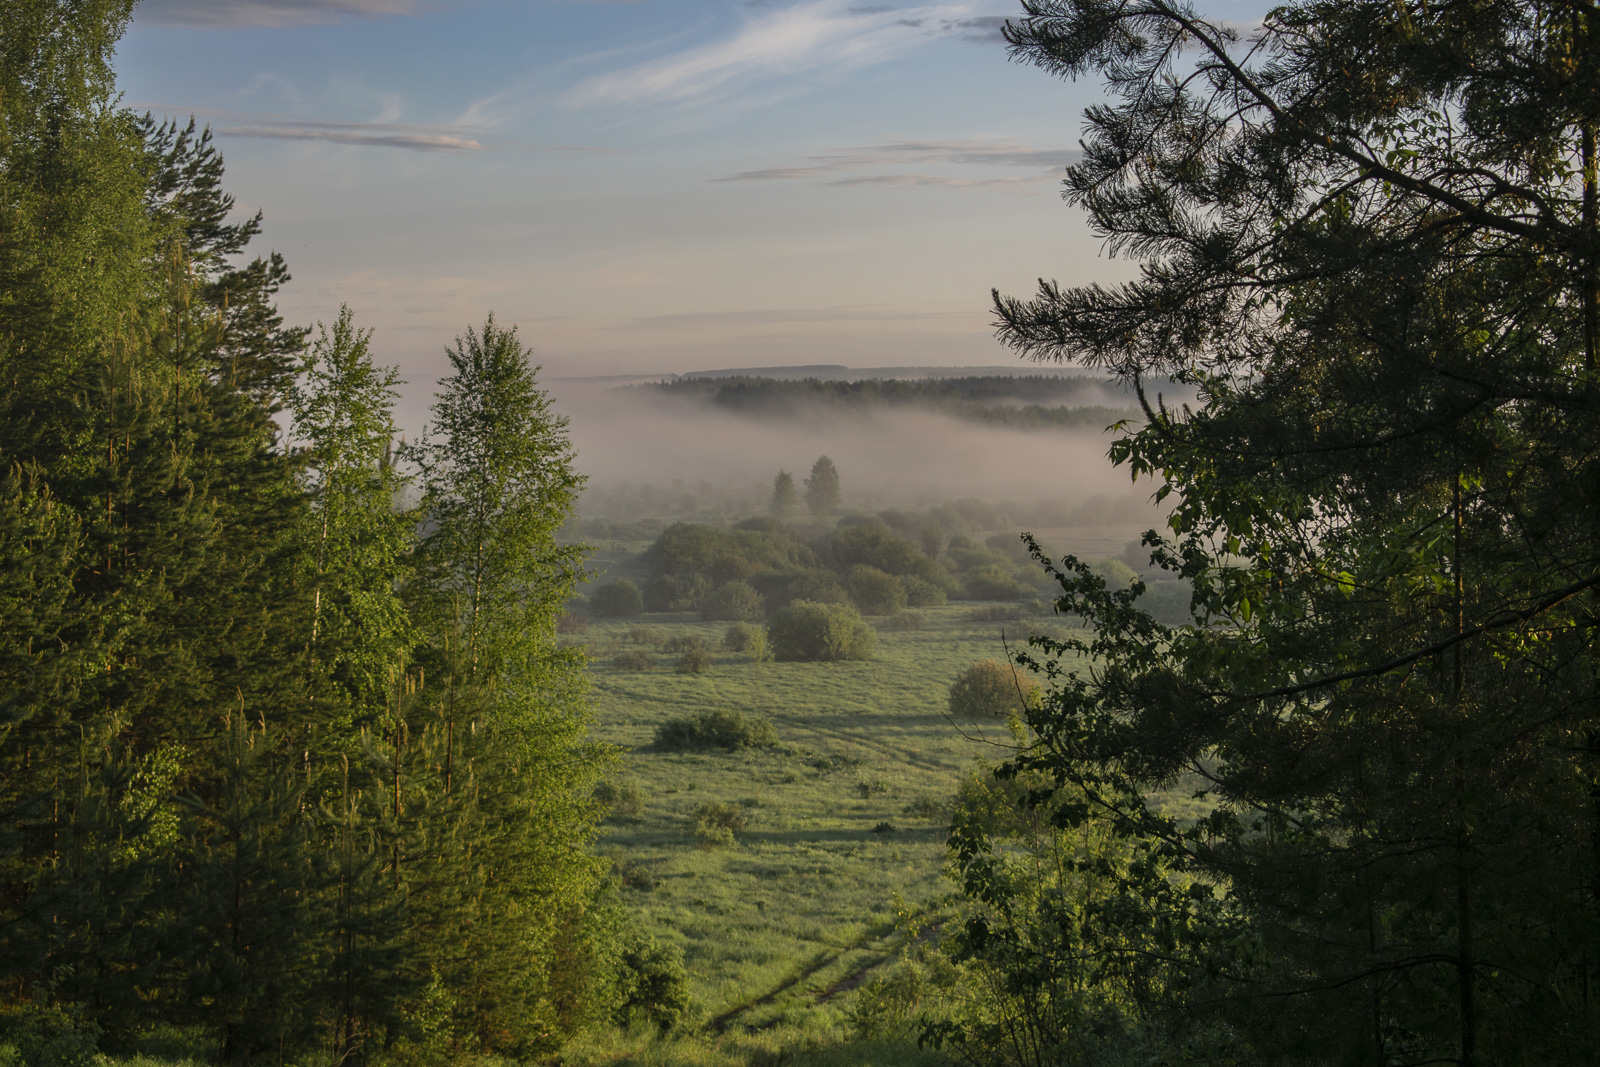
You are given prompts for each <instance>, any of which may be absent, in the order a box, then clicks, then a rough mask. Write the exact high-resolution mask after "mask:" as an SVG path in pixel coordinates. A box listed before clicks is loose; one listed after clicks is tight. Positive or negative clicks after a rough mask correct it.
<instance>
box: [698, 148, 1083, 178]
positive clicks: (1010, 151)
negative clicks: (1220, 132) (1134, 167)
mask: <svg viewBox="0 0 1600 1067" xmlns="http://www.w3.org/2000/svg"><path fill="white" fill-rule="evenodd" d="M1080 154H1081V153H1079V152H1078V151H1076V150H1073V149H1064V148H1029V147H1027V146H1026V145H1022V144H1019V143H1017V142H1016V141H1009V140H994V141H901V142H898V143H896V144H886V145H872V146H867V147H860V148H837V149H834V150H833V151H831V152H823V153H819V154H818V155H814V156H807V157H806V161H805V162H804V163H802V164H799V165H797V166H787V167H765V168H762V169H760V170H747V171H741V172H740V173H738V174H732V175H729V176H728V177H726V178H713V179H712V181H717V182H756V181H798V180H805V179H808V178H824V179H827V180H826V181H824V182H823V184H825V185H889V186H895V185H899V186H904V185H929V186H945V187H949V188H957V189H962V188H981V187H988V186H1031V185H1036V184H1038V183H1040V182H1042V181H1044V180H1047V179H1052V180H1053V179H1054V178H1055V177H1056V175H1058V174H1059V172H1060V171H1061V169H1062V168H1063V167H1066V166H1067V165H1069V164H1071V163H1075V162H1077V160H1078V158H1079V156H1080ZM941 165H942V166H988V167H1027V168H1030V169H1033V168H1037V169H1038V170H1039V171H1040V173H1038V174H1034V175H1029V176H1027V177H1017V176H1008V177H994V176H990V177H971V176H969V175H965V174H925V173H924V174H905V173H901V174H849V172H851V171H861V170H867V169H872V168H883V167H907V166H910V167H929V166H941ZM835 175H846V176H842V177H835Z"/></svg>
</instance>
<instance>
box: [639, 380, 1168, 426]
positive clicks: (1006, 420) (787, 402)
mask: <svg viewBox="0 0 1600 1067" xmlns="http://www.w3.org/2000/svg"><path fill="white" fill-rule="evenodd" d="M621 389H622V390H624V391H645V392H647V393H656V394H658V395H661V396H664V397H669V398H692V399H695V400H699V401H700V402H701V403H704V404H707V405H709V406H711V407H715V408H718V409H721V410H724V411H729V412H732V413H734V414H738V415H742V416H745V417H750V418H763V419H766V418H772V417H774V416H776V417H780V418H791V419H800V418H809V417H815V416H817V415H819V414H835V415H852V416H854V415H861V414H865V413H868V412H872V411H879V410H887V411H926V412H930V413H936V414H942V415H947V416H950V417H953V418H957V419H961V420H963V421H967V422H976V423H980V424H982V425H986V426H996V427H1001V428H1006V429H1016V430H1069V431H1087V432H1093V433H1100V432H1102V431H1104V430H1105V429H1106V427H1108V426H1111V425H1113V424H1115V423H1118V422H1120V421H1123V420H1125V419H1130V418H1133V417H1135V416H1137V415H1138V408H1137V407H1136V406H1135V405H1133V404H1128V405H1124V406H1121V407H1118V406H1112V405H1108V404H1106V403H1104V396H1103V394H1104V392H1105V387H1104V385H1103V384H1102V383H1100V382H1097V381H1095V380H1093V379H1091V378H1089V377H1087V376H1085V377H1075V378H1064V377H1060V376H1054V375H1038V374H1035V375H1021V376H1016V377H1012V376H1006V375H984V376H974V377H962V378H910V379H904V378H864V379H860V380H856V381H843V380H841V381H834V380H825V379H819V378H801V379H788V378H762V377H756V376H752V375H729V376H716V377H711V376H707V377H693V378H678V379H675V380H673V381H667V382H653V383H650V384H648V385H631V386H623V387H621ZM1085 397H1087V398H1089V399H1092V400H1094V401H1095V402H1094V403H1084V402H1083V400H1084V399H1085ZM1052 400H1053V401H1056V402H1055V403H1050V401H1052Z"/></svg>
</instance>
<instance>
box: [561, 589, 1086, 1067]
mask: <svg viewBox="0 0 1600 1067" xmlns="http://www.w3.org/2000/svg"><path fill="white" fill-rule="evenodd" d="M992 607H994V605H984V604H972V603H963V604H952V605H948V606H944V607H939V608H931V609H923V610H921V611H919V612H917V613H916V614H917V615H919V616H921V617H922V620H923V621H922V623H921V625H920V626H918V628H916V629H896V628H894V627H895V626H897V625H904V619H902V620H900V621H899V622H896V621H893V620H886V619H878V620H873V621H874V622H875V624H876V627H877V630H878V638H879V644H878V652H877V655H876V657H875V658H874V659H873V660H872V661H870V662H865V663H838V664H823V663H771V662H769V663H766V664H764V665H762V666H760V667H757V666H756V665H755V664H753V663H752V662H751V661H750V659H749V658H748V657H747V656H745V655H743V654H736V653H729V652H719V653H717V655H716V657H715V662H714V666H713V667H712V669H711V670H710V671H708V672H706V673H704V674H698V675H692V674H679V673H676V671H675V670H674V667H673V664H674V662H675V660H676V657H674V656H671V655H667V654H664V653H661V652H660V651H656V652H655V655H656V659H657V661H658V664H659V665H658V666H657V667H656V668H655V669H654V670H650V671H636V670H619V669H616V668H614V667H613V666H611V661H612V658H613V657H614V656H615V655H617V654H618V653H619V652H623V651H628V650H645V651H648V650H651V649H659V645H660V644H661V643H663V642H665V641H667V640H670V639H671V638H673V637H679V636H684V635H697V636H699V637H701V638H703V639H704V640H705V641H706V642H707V643H709V644H711V645H713V646H714V647H717V646H720V644H721V640H722V636H723V633H724V631H725V630H726V628H727V624H725V623H704V622H700V621H699V620H698V619H697V618H695V617H692V616H666V615H653V616H645V617H643V618H642V619H638V620H629V621H623V622H604V623H595V624H593V625H591V626H590V628H589V629H588V631H587V632H586V633H584V634H583V635H582V640H583V641H584V642H585V644H586V645H587V646H588V648H589V650H590V654H591V656H592V657H593V658H594V660H593V664H592V666H591V669H590V676H591V679H592V685H593V698H594V707H595V713H596V719H597V725H596V734H597V735H598V736H599V737H600V738H602V739H604V740H607V741H610V742H612V743H614V744H617V745H620V746H623V747H625V748H626V749H628V750H629V751H628V752H627V754H626V755H625V757H624V759H623V765H622V770H621V773H620V775H619V780H623V781H632V782H633V783H635V784H637V786H638V787H639V788H640V789H641V790H642V792H643V795H644V805H643V809H642V811H641V812H640V813H639V815H638V816H637V817H636V818H617V819H613V820H612V821H610V822H608V823H607V825H606V828H605V832H604V835H603V837H602V838H601V840H600V841H599V842H598V845H597V850H598V851H599V853H600V854H601V855H604V856H608V857H611V858H612V859H613V860H614V861H615V862H616V864H617V865H618V867H619V868H621V869H625V870H626V871H628V872H629V873H630V880H632V881H635V882H636V883H642V884H650V883H653V888H649V889H644V888H629V889H625V890H624V893H625V895H626V898H627V901H628V903H629V904H630V905H632V906H633V907H635V908H636V909H637V910H638V912H639V914H640V915H641V916H642V917H643V921H644V922H645V923H646V924H647V926H648V928H649V929H650V930H652V931H653V932H654V933H655V934H656V935H657V936H658V937H660V938H661V939H663V940H665V941H670V942H672V943H675V944H677V945H679V946H681V947H682V949H683V951H684V957H685V962H686V964H687V966H688V968H689V971H690V974H691V976H692V981H693V989H694V995H695V998H696V1000H697V1002H698V1006H699V1009H700V1014H701V1018H702V1020H704V1022H705V1024H706V1026H707V1027H708V1040H711V1041H712V1042H713V1043H715V1041H716V1038H717V1035H719V1034H724V1035H727V1036H726V1038H725V1040H727V1041H731V1042H733V1043H735V1044H748V1042H749V1041H750V1040H751V1039H752V1038H751V1036H750V1035H749V1034H748V1033H747V1031H754V1032H755V1033H756V1034H757V1035H760V1034H769V1035H772V1036H773V1038H774V1039H775V1038H776V1036H777V1035H778V1034H780V1033H783V1034H788V1035H790V1036H789V1037H788V1038H786V1039H785V1040H787V1041H790V1042H793V1041H795V1040H800V1039H801V1038H800V1037H798V1036H796V1035H809V1038H807V1039H808V1040H820V1039H822V1038H823V1037H828V1038H829V1040H837V1039H839V1038H840V1036H841V1021H842V1016H841V1009H842V1008H843V1007H844V1006H845V1004H846V1003H847V1002H848V999H849V995H850V992H851V990H853V989H854V987H855V986H856V984H858V983H859V982H860V981H861V979H862V977H863V976H864V974H865V973H866V972H867V971H868V970H870V969H871V968H872V967H874V966H876V965H877V964H878V963H880V962H882V961H884V960H885V959H886V958H889V957H891V956H892V954H893V953H894V952H895V951H896V950H897V947H898V941H897V938H896V937H895V935H894V905H895V899H896V895H897V894H898V895H899V896H900V897H901V898H902V899H903V900H904V902H905V903H906V905H908V906H910V907H913V908H915V907H920V906H922V905H925V904H927V903H928V902H930V901H933V900H934V899H935V898H937V897H939V896H941V895H942V894H945V893H948V892H949V891H950V888H951V887H950V886H949V884H948V883H946V882H945V881H944V880H943V879H942V878H941V876H940V870H941V867H942V864H943V861H944V845H943V842H944V826H945V821H944V815H943V814H942V812H941V810H940V808H941V805H942V804H943V803H944V801H945V800H946V798H948V796H949V795H950V793H951V792H952V790H953V788H954V786H955V783H956V780H957V778H958V776H959V775H960V774H961V773H962V772H963V771H965V770H967V769H969V768H970V767H971V766H972V765H973V762H974V760H976V759H978V758H980V757H983V758H988V759H991V760H994V759H999V758H1002V757H1003V749H1002V748H1000V747H996V746H997V745H1000V744H1001V743H1003V742H1004V741H1005V740H1006V737H1007V735H1006V731H1005V727H1004V724H1003V723H1001V722H999V721H984V722H978V721H964V722H961V723H959V724H957V723H952V722H951V721H950V720H949V719H948V718H947V717H946V715H945V703H946V699H947V690H948V687H949V684H950V681H951V680H952V679H953V678H954V677H955V675H956V674H957V673H958V672H959V671H961V670H962V669H964V668H965V667H967V666H968V665H970V664H971V663H973V662H975V661H977V660H980V659H984V658H996V659H999V658H1003V656H1004V650H1003V648H1002V644H1001V633H1002V631H1004V632H1005V634H1006V635H1007V636H1008V638H1009V639H1010V640H1012V641H1013V642H1015V641H1016V640H1017V638H1018V635H1019V634H1024V633H1026V632H1027V631H1028V629H1030V628H1039V627H1060V625H1061V623H1060V621H1059V620H1055V619H1052V618H1049V617H1040V618H1036V619H1031V620H1026V621H1024V620H1015V621H1004V622H997V621H976V620H974V619H973V618H972V616H973V614H974V613H975V612H980V611H982V610H984V609H987V608H992ZM1007 607H1009V606H1007ZM630 630H632V631H635V636H637V637H643V638H645V640H644V641H643V642H642V643H641V642H637V641H634V640H630V638H629V632H630ZM640 630H647V631H648V630H653V631H655V632H654V633H653V634H650V633H638V631H640ZM712 709H724V710H737V711H741V712H743V713H745V714H747V715H748V714H755V715H760V716H764V717H766V718H767V719H769V720H770V721H771V722H772V724H773V726H774V727H775V729H776V732H777V735H778V739H779V742H780V744H779V747H778V748H776V749H771V750H765V751H751V750H743V751H739V752H732V753H725V752H721V751H715V752H670V751H660V750H657V749H656V748H655V747H654V746H653V744H652V742H653V739H654V737H655V729H656V726H657V725H658V724H660V723H661V722H663V721H665V720H667V719H669V718H673V717H678V716H685V715H690V714H693V713H695V712H700V711H707V710H712ZM958 726H959V729H958ZM964 735H965V736H964ZM707 802H721V803H731V804H736V805H739V806H740V808H741V809H742V811H743V812H744V813H745V816H746V818H747V820H748V828H747V829H746V830H745V831H744V832H742V833H739V834H737V835H736V837H737V840H736V844H735V845H734V846H733V847H731V848H704V847H701V846H699V845H698V844H697V842H696V840H695V834H694V829H695V812H696V809H697V808H699V807H700V806H701V805H703V804H705V803H707ZM827 1043H828V1042H827V1041H824V1042H823V1044H827ZM592 1051H593V1052H594V1053H595V1054H596V1062H598V1060H599V1058H601V1057H600V1051H601V1050H600V1049H598V1048H595V1049H593V1050H592ZM910 1054H911V1050H909V1049H902V1050H901V1052H900V1054H899V1055H901V1056H902V1057H903V1056H905V1055H910ZM615 1057H616V1050H614V1049H612V1050H610V1051H609V1052H608V1053H607V1054H606V1055H605V1056H604V1057H603V1058H605V1059H606V1060H608V1061H610V1062H635V1061H633V1060H630V1059H622V1060H618V1059H616V1058H615ZM571 1059H572V1062H575V1063H576V1062H585V1058H584V1055H583V1050H582V1049H578V1050H574V1052H573V1055H572V1058H571ZM738 1061H739V1059H738V1058H737V1057H736V1058H735V1059H734V1060H729V1061H728V1062H738ZM918 1061H919V1062H920V1060H918ZM636 1062H645V1061H644V1060H639V1061H636ZM651 1062H655V1061H654V1060H651ZM661 1062H676V1060H670V1059H669V1060H662V1061H661ZM880 1062H912V1061H910V1060H903V1059H893V1058H891V1060H881V1061H880Z"/></svg>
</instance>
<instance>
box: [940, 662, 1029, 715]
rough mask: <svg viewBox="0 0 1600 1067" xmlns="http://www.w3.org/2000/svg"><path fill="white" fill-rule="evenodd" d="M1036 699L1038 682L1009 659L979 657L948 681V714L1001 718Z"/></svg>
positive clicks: (1022, 710)
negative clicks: (980, 658)
mask: <svg viewBox="0 0 1600 1067" xmlns="http://www.w3.org/2000/svg"><path fill="white" fill-rule="evenodd" d="M1038 699H1039V683H1038V682H1035V681H1034V680H1033V679H1032V678H1029V677H1028V676H1027V675H1025V674H1023V673H1022V672H1021V671H1019V670H1017V668H1015V667H1013V666H1012V665H1011V664H1009V663H1001V662H999V661H997V660H992V659H985V660H979V661H978V662H977V663H974V664H973V665H972V666H970V667H968V668H967V669H966V670H964V671H962V672H961V674H960V675H958V676H957V678H956V680H955V681H953V682H951V683H950V714H951V715H959V716H967V717H973V718H1003V717H1005V716H1007V715H1010V714H1011V713H1012V712H1017V713H1018V714H1022V713H1023V712H1025V711H1026V710H1027V709H1028V708H1030V707H1033V706H1034V705H1035V704H1036V703H1037V702H1038Z"/></svg>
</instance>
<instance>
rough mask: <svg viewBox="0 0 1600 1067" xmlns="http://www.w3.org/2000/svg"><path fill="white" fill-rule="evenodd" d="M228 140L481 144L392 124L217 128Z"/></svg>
mask: <svg viewBox="0 0 1600 1067" xmlns="http://www.w3.org/2000/svg"><path fill="white" fill-rule="evenodd" d="M216 132H217V133H218V134H220V135H223V136H227V137H264V138H269V139H272V140H280V141H330V142H332V143H334V144H353V145H370V146H374V147H380V148H409V149H413V150H415V151H421V152H478V151H482V149H483V144H482V142H480V141H479V140H478V139H477V138H475V137H471V136H465V135H463V133H462V132H461V131H460V130H456V129H453V128H451V127H438V126H408V125H403V124H400V123H393V122H299V123H297V122H292V121H286V122H270V121H269V122H257V123H252V124H249V125H244V126H219V127H217V130H216Z"/></svg>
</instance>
